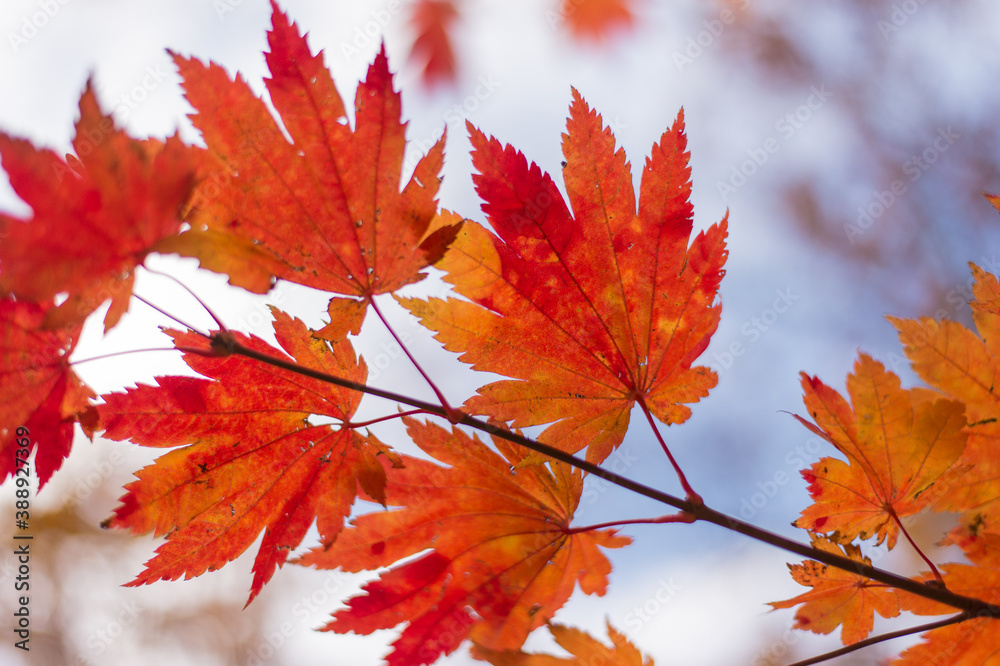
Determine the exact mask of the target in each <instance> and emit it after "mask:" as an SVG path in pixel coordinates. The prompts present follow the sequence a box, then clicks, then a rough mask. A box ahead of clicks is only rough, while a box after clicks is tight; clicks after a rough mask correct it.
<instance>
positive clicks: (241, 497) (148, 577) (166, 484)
mask: <svg viewBox="0 0 1000 666" xmlns="http://www.w3.org/2000/svg"><path fill="white" fill-rule="evenodd" d="M272 311H273V313H274V315H275V322H274V330H275V335H276V336H277V338H278V342H279V343H280V344H281V347H282V348H283V349H284V350H285V351H286V352H287V353H288V355H290V356H291V357H292V358H294V359H295V360H296V361H297V362H298V363H299V364H301V365H304V366H306V367H309V368H312V369H315V370H321V371H324V372H328V373H330V374H334V375H337V376H340V377H345V378H347V379H350V380H352V381H356V382H364V380H365V377H366V376H367V368H366V366H365V364H364V361H358V360H357V358H356V357H355V354H354V350H353V348H352V347H351V344H350V342H348V341H347V340H343V341H341V342H339V343H335V344H333V346H332V347H331V346H328V344H327V343H326V342H325V341H323V340H319V339H316V338H313V337H312V336H311V331H309V329H307V328H306V326H305V325H304V324H303V323H302V322H301V321H300V320H298V319H293V318H291V317H289V316H288V315H286V314H284V313H282V312H280V311H278V310H272ZM170 334H171V335H172V337H173V338H174V341H175V344H176V345H177V346H178V347H179V348H188V347H197V346H198V345H199V341H200V338H199V337H198V336H197V335H195V334H194V333H180V332H177V331H171V332H170ZM234 335H235V336H236V341H237V342H239V343H241V344H243V345H245V346H247V347H249V348H251V349H253V350H255V351H258V352H262V353H265V354H269V355H272V356H277V357H279V358H283V359H288V358H289V357H288V355H285V354H282V353H281V352H280V351H279V350H277V349H274V348H273V347H271V346H270V345H269V344H267V343H266V342H264V341H263V340H261V339H260V338H257V337H250V338H248V337H247V336H245V335H242V334H234ZM201 344H202V346H204V344H203V342H202V343H201ZM184 360H185V361H186V362H187V364H188V365H189V366H190V367H191V369H192V370H194V371H195V372H197V373H199V374H201V375H204V376H205V377H208V378H210V379H202V378H195V377H161V378H159V379H158V380H157V381H158V386H143V385H140V386H138V387H137V388H134V389H130V390H129V391H127V392H126V393H124V394H119V393H112V394H108V395H105V396H102V397H103V398H104V400H105V401H106V404H105V405H102V406H101V408H100V411H101V415H102V417H103V419H104V424H105V427H106V428H107V431H106V432H105V436H106V437H109V438H111V439H117V440H121V439H126V438H128V439H130V440H131V441H132V442H134V443H136V444H140V445H143V446H151V447H171V446H182V447H183V448H180V449H176V450H174V451H171V452H169V453H167V454H165V455H164V456H162V457H160V458H158V459H157V460H156V462H155V463H154V464H152V465H150V466H148V467H146V468H144V469H142V470H141V471H139V472H138V473H137V476H138V477H139V480H138V481H135V482H133V483H130V484H129V485H128V486H126V490H127V491H128V493H127V494H126V495H125V496H123V497H122V505H121V506H120V507H118V508H117V509H116V510H115V515H114V516H113V517H112V518H109V519H108V520H107V521H105V524H104V526H105V527H122V528H127V529H129V530H131V531H132V532H134V533H144V532H149V531H153V532H154V534H156V535H162V534H167V541H166V543H165V544H163V545H162V546H160V548H158V549H157V551H156V552H157V555H156V557H154V558H153V559H152V560H150V561H149V562H147V563H146V567H147V568H146V570H145V571H144V572H143V573H142V574H141V575H140V576H139V577H138V578H136V579H135V580H134V581H133V582H132V583H129V584H130V585H140V584H144V583H151V582H154V581H156V580H161V579H166V580H175V579H177V578H179V577H180V576H181V575H184V576H185V577H186V578H192V577H194V576H198V575H200V574H202V573H204V572H205V571H207V570H215V569H218V568H220V567H222V566H223V565H224V564H225V563H226V562H228V561H230V560H232V559H234V558H236V557H237V556H238V555H240V554H241V553H242V552H243V551H244V550H246V549H247V548H249V547H250V545H251V544H253V542H254V540H255V539H256V538H257V536H258V534H260V532H261V530H264V541H263V543H262V544H261V547H260V550H259V552H258V553H257V558H256V560H255V562H254V579H253V584H252V586H251V594H250V600H249V601H252V600H253V598H254V597H255V596H256V595H257V593H258V592H260V590H261V588H262V587H263V585H264V583H266V582H267V581H268V580H269V579H270V577H271V576H272V575H273V573H274V570H275V568H276V567H277V566H280V565H281V564H282V563H284V562H285V560H286V559H287V558H288V555H289V552H290V551H291V549H293V548H295V547H296V546H297V545H298V544H299V543H300V542H301V540H302V538H303V537H304V536H305V533H306V531H307V530H308V529H309V527H310V525H311V524H312V523H313V521H314V520H316V521H317V523H318V527H319V532H320V538H321V540H322V542H323V543H326V544H328V543H330V542H331V541H333V540H334V539H335V538H336V537H337V534H338V533H339V532H340V530H341V529H342V528H343V525H344V517H345V516H346V515H347V514H348V513H349V512H350V507H351V504H352V503H353V501H354V498H355V496H356V494H357V488H358V483H360V484H361V486H362V487H363V488H364V490H365V492H366V493H367V494H368V495H369V496H372V497H375V498H381V497H383V491H382V488H383V485H384V483H385V474H384V472H383V469H382V466H381V465H380V464H379V463H378V462H377V461H376V457H377V456H378V455H379V454H380V453H387V452H388V451H387V449H386V448H385V447H384V446H383V445H381V444H380V443H379V442H378V441H377V440H375V439H374V438H366V437H362V436H361V435H359V434H357V433H356V432H355V431H354V430H353V429H352V428H350V427H346V426H345V424H347V422H348V421H349V420H350V417H351V415H352V414H353V413H354V410H355V409H356V408H357V406H358V403H359V402H360V400H361V394H360V393H357V392H355V391H349V390H347V389H341V388H337V387H332V386H330V385H329V384H326V383H324V382H322V381H319V380H316V379H310V378H308V377H303V376H302V375H300V374H296V373H294V372H291V371H289V370H282V369H279V368H275V367H272V366H270V365H267V364H264V363H261V362H260V361H256V360H252V359H249V358H246V357H244V356H235V355H234V356H226V357H222V358H219V357H213V356H204V355H200V354H197V353H193V352H186V353H185V354H184ZM315 415H319V416H325V417H329V418H330V419H333V420H334V421H336V422H339V423H340V424H341V427H339V428H338V427H333V426H332V425H327V424H325V423H324V424H317V425H314V424H313V423H312V422H311V421H308V420H307V419H308V418H310V417H314V416H315ZM392 458H393V460H398V459H397V458H395V456H394V455H393V456H392ZM249 601H248V602H247V603H249Z"/></svg>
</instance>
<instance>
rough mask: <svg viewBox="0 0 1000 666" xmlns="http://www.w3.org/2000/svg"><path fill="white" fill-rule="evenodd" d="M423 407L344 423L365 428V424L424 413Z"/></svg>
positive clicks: (348, 426)
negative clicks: (358, 421) (367, 419)
mask: <svg viewBox="0 0 1000 666" xmlns="http://www.w3.org/2000/svg"><path fill="white" fill-rule="evenodd" d="M424 413H426V412H424V410H422V409H411V410H409V411H406V412H399V413H398V414H389V415H388V416H380V417H378V418H377V419H372V420H370V421H362V422H360V423H355V422H353V421H347V422H345V423H344V424H343V427H344V428H364V427H365V426H370V425H375V424H376V423H381V422H382V421H391V420H392V419H400V418H403V417H404V416H414V415H416V414H424Z"/></svg>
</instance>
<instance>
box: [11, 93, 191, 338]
mask: <svg viewBox="0 0 1000 666" xmlns="http://www.w3.org/2000/svg"><path fill="white" fill-rule="evenodd" d="M73 148H74V150H76V156H73V155H68V156H67V157H66V159H65V160H63V159H61V158H59V157H58V156H57V155H56V154H55V153H53V152H52V151H51V150H38V149H36V148H35V147H33V146H32V145H31V144H30V143H29V142H27V141H24V140H22V139H15V138H11V137H9V136H7V135H6V134H3V133H0V156H2V158H3V167H4V169H5V170H6V171H7V175H8V176H9V177H10V183H11V186H12V187H13V188H14V191H15V192H17V194H18V196H20V197H21V198H22V199H23V200H24V201H25V202H26V203H27V204H28V205H30V206H31V208H32V211H33V216H32V218H31V219H30V220H27V221H25V220H19V219H16V218H12V217H9V216H7V215H3V214H0V238H3V239H4V240H3V243H0V293H4V292H9V293H12V294H14V295H15V296H16V297H17V298H18V299H19V300H28V301H35V302H38V303H46V302H49V301H51V300H52V299H53V298H54V297H55V296H56V295H57V294H60V293H68V298H67V299H66V300H65V301H64V302H63V303H61V304H60V305H59V307H57V308H50V309H48V315H47V320H46V325H47V326H49V327H61V326H73V325H74V324H77V323H80V322H82V321H83V320H84V319H86V318H87V316H88V315H89V314H90V313H91V312H93V311H94V310H95V309H96V308H97V307H98V306H100V305H101V304H102V303H104V302H105V301H107V300H108V299H111V308H110V309H109V310H108V313H107V315H106V316H105V319H104V327H105V330H107V329H109V328H111V327H112V326H114V325H115V324H116V323H117V322H118V320H119V319H120V318H121V316H122V314H123V313H124V312H125V311H126V310H128V302H129V297H130V296H131V294H132V282H133V279H134V275H133V271H134V270H135V267H136V265H137V264H141V263H142V261H143V260H144V259H145V257H146V255H147V254H149V252H151V251H153V250H156V249H158V248H157V244H158V242H159V241H160V240H162V239H163V238H166V237H168V236H172V235H174V234H176V233H177V232H178V231H179V230H180V228H181V221H180V214H181V208H182V206H183V205H184V204H185V203H186V202H187V200H188V198H189V196H190V194H191V191H192V190H193V188H194V184H195V174H196V170H197V158H196V155H197V151H195V150H192V149H191V148H189V147H187V146H185V145H184V144H182V143H181V141H180V139H179V138H177V137H176V136H174V137H170V138H169V139H167V141H166V143H160V142H157V141H153V140H148V141H136V140H135V139H132V138H130V137H129V136H128V135H126V134H125V132H123V131H122V130H119V129H118V128H116V127H115V124H114V121H113V120H112V119H111V116H108V115H104V114H102V113H101V110H100V108H99V106H98V104H97V98H96V96H95V94H94V90H93V85H92V83H91V82H89V81H88V82H87V87H86V89H85V90H84V92H83V95H82V96H81V97H80V119H79V120H78V121H77V123H76V136H75V138H74V139H73Z"/></svg>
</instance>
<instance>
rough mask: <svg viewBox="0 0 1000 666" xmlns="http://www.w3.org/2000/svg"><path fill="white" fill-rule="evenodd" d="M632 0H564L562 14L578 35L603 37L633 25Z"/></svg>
mask: <svg viewBox="0 0 1000 666" xmlns="http://www.w3.org/2000/svg"><path fill="white" fill-rule="evenodd" d="M631 4H632V2H631V0H563V6H562V15H563V16H564V17H565V19H566V22H567V23H568V24H569V27H570V30H572V31H573V34H575V35H576V36H578V37H587V38H592V39H601V38H603V37H605V36H607V35H608V34H609V33H611V32H612V31H614V30H617V29H620V28H627V27H629V26H631V25H632V23H633V21H634V17H633V16H632V10H631V8H630V5H631Z"/></svg>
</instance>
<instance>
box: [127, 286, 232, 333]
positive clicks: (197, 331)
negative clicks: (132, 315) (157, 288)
mask: <svg viewBox="0 0 1000 666" xmlns="http://www.w3.org/2000/svg"><path fill="white" fill-rule="evenodd" d="M132 297H133V298H135V299H137V300H139V301H142V302H143V303H145V304H146V305H148V306H149V307H151V308H153V309H154V310H156V311H157V312H159V313H160V314H161V315H163V316H164V317H168V318H169V319H173V320H174V321H176V322H177V323H178V324H180V325H181V326H183V327H184V328H189V329H191V330H192V331H194V332H195V333H197V334H198V335H201V336H204V337H206V338H209V339H211V337H212V336H211V335H209V334H208V333H205V332H204V331H201V330H199V329H197V328H195V327H194V326H192V325H190V324H188V323H187V322H186V321H182V320H180V319H178V318H177V317H175V316H173V315H172V314H170V313H169V312H167V311H166V310H164V309H163V308H161V307H159V306H158V305H153V304H152V303H150V302H149V301H147V300H146V299H145V298H143V297H142V296H140V295H139V294H137V293H135V291H133V292H132ZM206 309H207V308H206ZM209 312H210V313H211V310H209ZM212 316H213V317H214V316H215V315H212ZM222 330H226V329H225V328H223V329H222Z"/></svg>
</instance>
